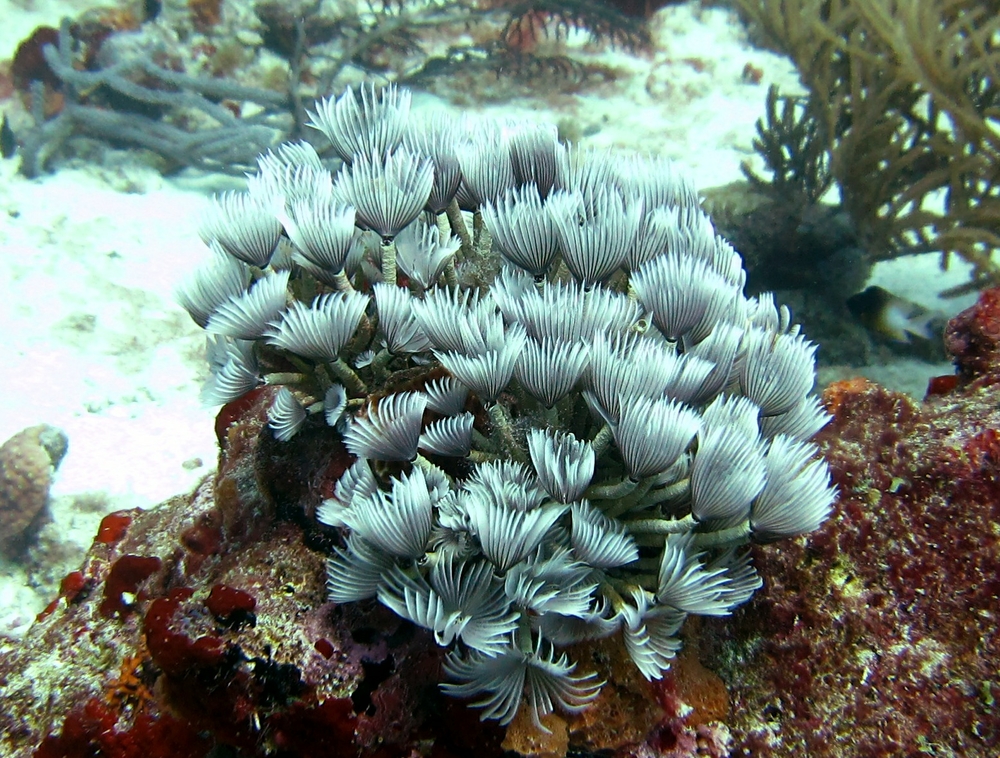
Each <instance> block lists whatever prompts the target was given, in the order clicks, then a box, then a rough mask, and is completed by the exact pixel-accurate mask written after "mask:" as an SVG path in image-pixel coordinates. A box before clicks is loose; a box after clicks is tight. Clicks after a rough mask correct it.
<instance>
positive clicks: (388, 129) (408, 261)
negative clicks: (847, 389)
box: [179, 87, 835, 729]
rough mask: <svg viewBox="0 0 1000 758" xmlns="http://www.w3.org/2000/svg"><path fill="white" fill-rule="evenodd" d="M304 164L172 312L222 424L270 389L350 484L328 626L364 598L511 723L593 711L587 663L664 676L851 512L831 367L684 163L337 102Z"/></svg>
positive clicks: (331, 517) (383, 96)
mask: <svg viewBox="0 0 1000 758" xmlns="http://www.w3.org/2000/svg"><path fill="white" fill-rule="evenodd" d="M311 125H312V126H313V127H315V128H316V129H318V130H319V131H321V132H323V134H324V135H325V136H326V137H327V138H328V139H329V140H330V142H331V143H332V144H333V147H334V151H335V152H336V154H337V155H339V156H340V159H341V160H342V161H343V165H342V166H340V167H339V169H337V170H336V171H331V169H330V168H328V166H327V165H326V164H324V162H323V161H321V159H320V158H319V156H318V155H317V153H316V152H315V151H314V150H313V149H312V148H311V147H310V146H309V145H307V144H305V143H294V144H286V145H282V146H280V147H278V148H276V149H275V150H273V151H271V152H268V153H267V154H266V155H263V156H261V158H260V159H259V167H260V168H259V171H258V172H257V174H256V175H254V176H252V177H251V178H250V180H249V186H248V190H247V191H246V192H241V193H229V194H225V195H221V196H218V197H216V198H215V199H214V201H213V204H212V206H211V208H210V210H209V211H208V213H207V215H206V217H205V219H204V222H203V225H202V236H203V238H204V240H205V241H206V243H207V244H208V245H209V246H210V248H211V249H212V251H213V253H212V257H211V259H210V261H209V262H208V263H207V264H205V266H204V267H203V268H201V269H200V270H198V271H196V272H195V273H194V274H193V275H192V276H191V277H190V278H189V279H188V280H187V281H186V282H185V283H184V284H183V285H182V287H181V289H180V291H179V299H180V300H181V302H182V304H183V305H184V306H185V307H186V309H187V310H188V311H189V313H190V314H191V316H192V317H193V318H194V319H195V321H197V322H198V323H199V324H200V325H201V326H203V327H204V328H205V329H206V331H207V332H208V333H209V335H210V336H209V359H210V363H211V367H212V374H211V377H210V379H209V381H208V382H207V384H206V386H205V388H204V399H205V400H206V401H207V402H209V403H227V402H231V401H234V400H237V399H238V398H240V397H242V396H243V395H245V394H246V393H248V392H250V391H252V390H254V389H256V388H257V387H258V386H260V385H261V384H265V383H266V384H271V385H280V389H279V390H278V391H277V392H275V393H274V400H273V402H272V405H271V408H270V411H269V425H270V427H271V430H272V433H273V435H274V437H275V438H276V439H277V440H279V441H287V440H291V439H292V438H293V437H294V436H295V435H296V434H298V433H300V432H301V430H302V429H303V428H305V427H310V428H312V429H319V428H324V427H326V428H327V429H328V431H327V432H326V433H325V434H327V435H328V439H329V440H330V444H331V445H333V444H337V445H343V446H344V448H345V449H346V451H347V452H348V453H349V454H350V456H351V457H350V460H351V461H352V463H351V464H350V465H349V467H347V468H346V470H345V471H344V473H343V475H342V476H340V478H339V481H337V483H336V487H335V491H334V493H333V494H334V496H333V497H332V498H329V499H328V500H326V501H325V502H324V503H323V505H322V507H321V508H320V509H319V512H318V519H319V521H320V522H321V523H322V524H325V525H326V526H328V527H330V528H331V529H336V530H339V533H340V534H341V535H342V540H341V542H340V544H339V547H337V548H336V549H335V550H334V551H333V554H332V555H330V557H329V560H328V590H329V596H330V599H331V600H333V601H335V602H337V603H351V602H355V601H361V600H366V599H373V598H377V599H378V600H379V601H380V602H381V603H382V604H384V605H385V606H387V607H388V608H390V609H391V610H393V611H394V612H395V613H397V614H398V615H400V616H402V617H404V618H406V619H409V620H410V621H412V622H413V623H414V624H416V625H418V626H420V627H424V628H426V629H428V630H430V631H431V632H432V633H433V635H434V638H435V640H436V641H437V643H438V644H439V645H441V646H445V647H447V648H448V653H447V656H446V658H445V664H444V670H445V675H446V678H447V681H446V682H444V683H443V684H442V685H441V686H442V688H443V689H444V690H445V691H446V692H448V693H449V694H452V695H456V696H460V697H469V698H473V699H474V702H475V704H476V705H477V706H479V707H482V708H483V709H484V710H483V718H492V719H496V720H499V721H500V722H501V723H503V724H507V723H510V722H511V721H512V719H513V718H514V716H515V715H516V713H517V712H518V709H519V708H520V706H521V705H522V703H524V704H526V705H527V707H528V708H529V709H530V715H531V717H532V719H533V720H534V722H535V724H536V725H537V726H538V727H539V728H541V729H545V726H544V724H543V723H542V719H543V718H544V717H545V716H546V715H547V714H549V713H551V712H552V711H553V710H556V709H559V710H563V711H568V712H571V713H572V712H576V711H579V710H582V709H584V708H585V707H586V706H587V705H588V703H590V702H591V701H593V699H594V698H595V697H596V696H597V693H598V692H599V690H600V688H601V686H602V682H601V681H599V680H598V677H597V675H596V674H595V673H593V672H589V671H584V670H580V669H578V665H577V663H576V662H574V660H573V658H572V646H573V645H574V643H578V642H581V641H584V640H591V639H597V638H604V637H609V636H611V635H618V636H619V637H620V638H621V640H622V642H623V644H624V648H625V650H626V651H627V654H628V656H629V657H630V658H631V660H632V661H633V662H634V663H635V665H636V666H637V667H638V669H639V671H640V672H641V673H642V674H643V675H644V676H645V677H646V678H647V679H658V678H660V677H661V676H662V675H663V673H664V672H665V671H666V670H667V669H668V668H669V666H670V662H671V659H672V658H673V657H674V655H675V653H676V651H677V650H678V648H679V646H680V642H679V639H678V634H677V633H678V630H679V629H680V627H681V625H682V624H683V623H684V620H685V619H686V617H687V616H688V615H690V614H697V615H708V616H721V615H725V614H728V613H729V612H730V611H731V610H732V609H733V608H734V607H735V606H737V605H739V604H741V603H743V602H745V601H746V600H747V599H748V598H749V597H750V596H751V595H752V594H753V593H754V591H755V590H757V589H758V588H759V587H760V586H761V579H760V578H759V577H758V575H757V573H756V571H755V570H754V568H753V566H752V565H751V562H750V558H749V552H748V551H746V550H745V549H743V546H744V545H746V544H747V543H748V542H750V541H758V542H769V541H774V540H780V539H782V538H786V537H792V536H796V535H800V534H804V533H806V532H809V531H811V530H813V529H815V528H816V527H817V526H819V524H820V523H822V522H823V520H824V519H826V517H827V516H828V514H829V512H830V508H831V504H832V501H833V498H834V495H835V492H834V489H833V488H832V487H831V486H830V483H829V477H828V472H827V466H826V463H825V462H824V461H823V460H821V459H819V458H818V456H817V448H816V447H815V446H814V445H813V444H811V443H810V442H809V439H810V438H811V437H812V436H813V434H814V433H815V432H816V431H817V430H818V429H819V428H821V427H822V426H823V425H824V424H825V423H826V420H827V415H826V413H825V412H824V411H823V410H822V409H821V407H820V405H819V403H818V401H817V399H816V398H815V397H814V396H813V395H812V394H811V391H812V388H813V384H814V379H815V368H814V361H813V353H814V349H815V348H814V346H813V345H812V344H811V343H809V342H808V341H807V340H806V339H805V338H804V337H803V336H802V335H801V334H800V333H799V331H798V329H797V327H795V326H794V325H793V324H792V323H791V317H790V314H789V312H788V311H787V309H784V308H778V307H777V306H776V305H775V304H774V302H773V299H771V298H769V297H767V296H761V297H757V298H747V297H745V296H744V295H743V291H742V290H743V284H744V279H745V273H744V270H743V268H742V261H741V259H740V257H739V255H738V254H737V253H736V252H734V250H733V249H732V247H731V246H729V245H728V244H727V243H726V242H725V241H724V240H723V239H722V238H721V237H719V236H717V235H716V234H715V232H714V230H713V228H712V226H711V223H710V222H709V221H708V220H707V218H706V216H705V215H704V214H703V213H702V212H701V211H700V209H699V207H698V201H697V194H696V192H695V190H694V187H693V185H692V184H691V183H690V182H689V181H688V180H687V179H685V178H684V177H682V176H681V175H680V174H679V172H678V170H677V168H676V167H675V166H673V165H672V164H670V163H668V162H666V161H661V160H656V159H646V158H637V157H623V156H620V155H615V154H612V153H604V152H598V151H590V150H585V149H579V148H573V147H565V146H563V145H561V144H559V143H558V141H557V139H556V136H555V130H554V129H552V128H549V127H547V126H545V125H540V124H534V123H521V122H517V123H515V122H495V121H490V120H486V119H472V118H469V119H466V120H464V121H460V120H456V119H449V118H447V117H445V116H444V115H442V114H439V113H434V112H417V111H414V112H411V110H410V95H409V93H408V92H407V91H405V90H400V89H396V88H394V87H387V88H385V89H382V90H377V89H376V88H374V87H371V88H369V87H361V89H360V90H359V91H357V92H355V91H352V90H350V89H349V90H348V91H347V92H346V93H345V94H344V95H343V96H341V97H340V98H337V99H330V100H326V101H321V102H319V103H318V104H317V106H316V109H315V112H313V113H312V114H311Z"/></svg>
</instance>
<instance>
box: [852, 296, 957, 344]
mask: <svg viewBox="0 0 1000 758" xmlns="http://www.w3.org/2000/svg"><path fill="white" fill-rule="evenodd" d="M847 308H848V310H849V311H850V312H851V313H852V314H854V316H855V317H856V318H857V319H858V320H859V321H860V322H861V323H862V324H864V325H865V327H866V328H867V329H869V330H870V331H872V332H875V333H876V334H880V335H882V336H883V337H885V338H887V339H890V340H894V341H896V342H907V343H908V342H910V341H911V340H912V339H913V338H914V337H916V338H918V339H921V340H935V339H937V338H938V337H939V336H940V333H941V330H940V328H936V327H938V326H940V322H941V319H942V318H943V316H942V314H940V313H937V312H936V311H932V310H928V309H927V308H924V307H923V306H922V305H918V304H917V303H912V302H910V301H909V300H904V299H903V298H901V297H899V296H897V295H894V294H892V293H891V292H889V290H887V289H883V288H882V287H878V286H872V287H869V288H868V289H866V290H865V291H864V292H859V293H858V294H857V295H853V296H852V297H849V298H848V299H847Z"/></svg>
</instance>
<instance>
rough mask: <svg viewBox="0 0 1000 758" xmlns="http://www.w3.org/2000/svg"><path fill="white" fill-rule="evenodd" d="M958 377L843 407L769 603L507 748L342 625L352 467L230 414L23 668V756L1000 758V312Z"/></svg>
mask: <svg viewBox="0 0 1000 758" xmlns="http://www.w3.org/2000/svg"><path fill="white" fill-rule="evenodd" d="M946 341H947V348H948V350H949V352H950V354H951V356H952V358H953V360H954V362H955V365H956V369H957V373H956V374H955V375H954V376H948V377H941V378H939V379H936V380H934V381H933V382H932V383H931V386H930V388H929V391H928V396H927V397H926V398H925V399H924V400H923V401H918V400H915V399H913V398H911V397H908V396H906V395H902V394H898V393H893V392H889V391H887V390H885V389H883V388H881V387H879V386H877V385H875V384H871V383H869V382H866V381H864V380H852V381H847V382H839V383H836V384H833V385H831V386H830V387H828V388H827V390H826V392H825V393H824V402H825V404H826V407H827V410H828V411H829V412H830V413H831V414H833V417H834V418H833V420H832V422H831V423H830V424H829V425H828V426H827V427H826V428H825V429H824V430H823V431H822V432H821V433H820V435H819V437H818V441H819V442H820V444H821V445H822V447H823V449H824V454H825V457H826V458H827V460H828V461H829V463H830V468H831V472H832V474H833V477H834V480H835V482H836V484H837V486H838V488H839V490H840V496H839V498H838V502H837V506H836V514H835V515H834V517H832V518H831V519H829V520H828V521H827V522H826V523H825V524H824V526H823V527H822V528H821V529H820V530H819V531H817V532H815V533H813V534H811V535H809V537H808V538H807V539H806V538H800V539H798V540H795V541H786V542H782V543H780V544H775V545H767V546H760V547H756V548H754V556H753V559H754V563H755V564H756V565H757V566H758V567H759V568H760V573H761V575H762V576H764V577H766V580H765V587H764V589H763V590H762V591H761V592H758V593H757V595H756V596H755V597H754V599H753V600H752V601H751V602H750V603H748V604H746V605H744V606H742V607H740V608H738V609H737V610H736V611H735V612H734V613H733V614H732V616H731V617H728V618H725V619H720V620H715V619H712V620H706V619H700V620H699V623H697V624H694V623H691V622H690V621H689V624H688V627H687V628H686V629H685V630H684V635H685V638H686V643H687V644H686V645H685V647H684V652H683V653H682V654H681V656H680V657H679V658H678V660H677V661H676V662H675V663H674V666H673V668H672V669H671V671H670V672H669V673H668V674H667V676H666V677H665V678H664V679H663V680H662V681H660V682H654V683H648V682H646V681H645V680H643V679H642V678H641V677H640V676H639V675H638V674H637V672H636V671H635V669H634V667H631V666H629V665H627V662H626V661H625V660H623V654H622V652H621V651H620V649H619V648H620V646H617V645H612V646H604V645H602V644H601V643H592V644H590V645H589V646H586V647H580V648H579V649H577V650H576V657H577V659H578V660H581V661H586V662H587V664H588V665H590V666H591V667H592V668H593V669H594V670H596V671H598V673H599V674H600V676H601V677H602V678H604V679H606V680H607V681H608V685H607V686H606V687H605V688H604V690H603V691H602V693H601V696H600V698H599V699H598V700H597V701H596V702H595V703H594V704H593V706H592V707H591V708H590V709H589V710H588V711H586V712H585V713H583V714H581V715H579V716H577V717H575V718H572V719H570V718H566V719H564V718H562V717H559V716H556V715H552V716H549V717H547V721H546V726H547V727H548V728H549V729H550V730H551V734H548V735H543V734H540V733H537V732H536V731H535V729H534V728H533V726H532V724H531V722H530V719H527V720H522V719H520V718H519V719H517V720H515V722H514V723H513V724H511V725H510V727H508V728H506V729H504V728H502V727H499V726H497V725H496V724H495V723H492V722H489V723H482V722H480V721H479V718H478V713H477V712H475V711H473V710H470V709H467V708H466V706H465V705H464V704H463V703H462V702H461V701H458V700H454V699H451V698H446V697H442V696H441V695H440V694H439V692H438V690H437V682H438V681H439V680H440V678H441V674H440V667H441V663H442V657H443V656H442V652H443V651H442V649H441V648H440V647H438V646H437V645H436V644H435V643H434V640H433V639H432V638H431V637H430V635H429V633H427V632H424V631H423V630H420V629H417V628H416V627H414V626H412V625H411V624H409V623H408V622H405V621H403V620H401V619H400V618H399V617H397V616H395V615H394V614H392V613H391V612H390V611H389V610H387V609H386V608H384V607H382V606H380V605H378V604H377V603H376V602H374V601H372V602H370V603H353V604H349V605H336V604H334V603H330V602H328V601H327V600H326V589H325V586H324V585H325V581H326V579H325V577H326V572H325V561H326V555H328V554H329V553H330V550H331V547H332V546H333V545H334V544H335V543H336V540H337V536H336V534H335V533H334V530H332V529H329V528H326V527H322V526H320V525H319V524H318V523H317V522H316V520H315V518H314V516H315V511H316V508H317V507H318V506H319V504H320V503H321V502H322V500H323V499H324V498H327V497H330V496H331V495H332V487H333V483H334V482H336V481H337V479H338V478H339V477H340V475H341V473H342V472H343V471H344V469H345V468H346V467H347V466H348V465H349V463H350V456H349V455H348V454H347V452H346V450H344V449H343V448H341V447H337V446H333V447H331V446H330V444H329V443H328V441H326V442H325V444H323V445H318V444H315V440H311V435H310V433H309V432H305V431H304V432H303V433H301V434H300V435H298V436H296V437H295V439H294V440H293V441H292V442H291V443H284V444H279V443H277V442H275V441H274V439H273V437H272V435H271V433H270V432H269V430H268V429H267V408H268V407H269V406H270V402H271V393H272V392H273V391H274V390H273V388H267V387H264V388H261V389H259V390H255V391H254V392H252V393H250V394H249V395H247V396H246V397H244V398H242V399H241V400H239V401H237V402H235V403H231V404H230V405H227V406H225V407H224V408H223V409H222V411H221V412H220V414H219V417H218V421H217V425H216V431H217V434H218V438H219V444H220V448H221V453H220V464H219V470H218V473H217V474H216V475H214V476H213V477H212V478H209V479H206V480H205V481H204V482H203V483H202V484H201V485H200V486H199V487H198V488H197V490H196V491H195V492H194V493H193V494H191V495H190V496H188V497H181V498H174V499H173V500H171V501H168V502H167V503H164V504H163V505H162V506H160V507H159V508H156V509H154V510H150V511H138V510H136V511H122V512H118V513H114V514H111V515H109V516H107V517H106V518H105V519H104V521H103V522H102V524H101V528H100V530H99V532H98V534H97V536H96V538H95V540H94V543H93V546H92V547H91V549H90V551H89V553H88V555H87V558H86V560H85V562H84V563H83V565H82V567H81V568H80V569H79V570H78V571H75V572H73V573H71V574H69V575H67V576H66V577H65V579H64V580H63V582H62V586H61V591H60V594H59V597H58V598H56V599H54V600H53V601H52V603H51V605H50V606H49V608H47V609H46V611H44V612H43V613H42V614H40V615H39V618H38V621H37V623H36V624H35V625H34V626H33V627H32V629H31V630H30V631H29V632H28V634H26V635H25V637H24V638H23V639H21V640H18V641H12V640H0V703H2V704H3V705H2V709H0V753H2V754H3V755H5V756H11V758H26V757H27V756H38V757H39V758H50V757H53V756H74V757H75V756H97V755H100V756H112V757H114V758H118V757H121V758H140V757H141V758H160V757H163V758H167V757H173V756H192V757H195V756H202V755H206V756H207V755H209V754H211V755H213V756H220V755H227V756H228V755H232V756H257V755H260V756H263V755H269V756H287V757H289V758H291V757H298V756H303V757H305V756H331V755H336V756H351V755H357V756H365V757H368V756H373V757H374V756H380V757H381V756H386V757H389V756H418V755H425V756H436V757H440V758H444V757H446V756H466V755H471V754H473V752H474V753H475V755H476V756H477V758H490V757H491V756H501V755H503V754H504V752H505V751H515V752H516V753H520V754H530V755H537V756H561V755H565V754H566V753H567V752H572V754H574V755H587V754H591V753H600V754H602V755H608V754H614V755H618V756H635V757H637V758H638V757H639V756H695V755H699V756H738V755H753V756H786V755H787V756H793V755H809V756H811V757H812V758H821V757H823V756H865V757H866V758H868V757H871V756H901V755H916V754H920V753H928V754H932V755H960V756H965V757H966V758H974V757H975V756H983V757H984V758H985V757H986V756H995V755H997V753H998V748H1000V704H998V703H997V702H996V701H997V700H998V699H1000V675H998V673H997V661H998V660H1000V634H998V631H997V615H998V613H1000V610H998V609H1000V600H998V598H1000V290H991V291H987V292H985V293H984V294H983V295H982V296H981V298H980V300H979V302H978V303H977V304H976V305H975V306H973V307H972V308H970V309H969V310H967V311H965V312H963V313H962V314H960V315H959V316H957V317H956V318H955V319H953V320H952V322H951V324H950V325H949V328H948V331H947V334H946Z"/></svg>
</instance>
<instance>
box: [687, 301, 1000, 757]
mask: <svg viewBox="0 0 1000 758" xmlns="http://www.w3.org/2000/svg"><path fill="white" fill-rule="evenodd" d="M998 304H1000V291H998V290H993V291H989V292H986V293H984V294H983V295H982V297H981V298H980V301H979V303H978V304H977V305H976V306H975V307H973V308H970V309H969V310H967V311H965V312H964V313H962V314H960V315H959V316H958V317H957V318H955V319H954V320H953V321H952V322H951V324H950V325H949V329H948V347H949V349H950V350H951V351H952V354H953V355H954V357H955V360H956V363H957V365H958V367H959V372H960V380H961V381H960V382H959V383H958V384H957V386H956V387H955V388H954V389H952V390H951V391H943V392H938V393H936V394H933V395H932V396H930V397H929V398H928V399H927V400H926V401H924V402H922V403H921V402H918V401H915V400H913V399H912V398H910V397H907V396H905V395H902V394H899V393H895V392H890V391H888V390H886V389H883V388H881V387H879V386H878V385H875V384H871V383H869V382H866V381H863V380H859V381H850V382H841V383H838V384H835V385H832V386H831V387H830V388H828V390H827V391H826V393H825V394H824V399H825V401H826V404H827V408H828V410H829V411H830V412H831V413H833V414H834V419H833V421H832V422H831V423H830V424H829V425H828V426H827V428H826V429H824V430H823V431H822V432H821V433H820V442H821V446H822V447H823V448H824V450H825V453H826V455H827V459H828V460H829V461H830V469H831V473H832V475H833V478H834V481H835V482H836V484H837V486H838V487H839V488H840V498H839V502H838V505H837V510H838V513H837V514H836V515H835V517H834V518H831V519H830V520H829V521H828V522H827V523H826V524H825V525H824V526H823V527H822V528H821V529H820V530H819V531H818V532H816V533H814V534H813V535H811V537H810V539H809V542H808V545H807V544H806V543H805V541H803V540H798V541H796V542H792V543H785V544H784V545H782V546H781V547H765V548H758V549H756V551H755V555H754V560H755V561H756V562H758V565H760V566H761V573H762V574H763V575H764V576H766V577H767V578H768V579H767V584H768V591H767V592H762V593H760V594H758V595H757V596H756V597H755V599H754V600H753V601H752V602H751V603H750V604H748V605H747V606H746V607H744V608H742V609H740V610H738V611H737V612H736V613H734V615H733V619H731V620H729V621H727V622H726V623H725V624H721V623H717V622H715V621H710V622H706V623H705V624H704V625H703V636H702V646H703V649H704V648H706V642H708V643H709V644H708V645H707V647H708V648H710V649H711V651H712V654H711V655H710V657H709V658H708V659H707V661H706V664H707V665H708V666H709V667H710V668H713V669H714V670H715V671H717V672H718V673H719V674H720V675H721V676H722V678H723V679H724V680H725V681H726V682H727V684H728V685H729V688H730V694H731V696H732V698H733V715H732V716H731V717H730V719H729V725H730V727H732V729H733V732H734V735H735V736H736V738H737V739H736V745H737V752H736V754H738V755H768V756H774V757H775V758H781V757H782V756H793V755H809V756H813V757H814V758H827V757H831V758H832V757H834V756H836V757H840V756H902V755H918V754H923V753H932V754H936V755H961V756H965V757H966V758H976V757H980V756H981V757H982V758H993V757H994V756H996V755H998V754H1000V752H998V751H1000V712H998V711H997V709H996V706H995V700H996V698H997V697H998V695H1000V687H998V684H997V681H996V662H997V661H998V660H1000V632H998V624H997V621H998V611H997V608H998V604H997V598H998V597H1000V531H998V529H997V524H998V523H1000V405H998V402H997V392H996V388H995V384H996V378H997V377H998V376H1000V362H998V358H1000V350H998V345H1000V318H998Z"/></svg>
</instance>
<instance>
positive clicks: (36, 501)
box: [0, 424, 69, 557]
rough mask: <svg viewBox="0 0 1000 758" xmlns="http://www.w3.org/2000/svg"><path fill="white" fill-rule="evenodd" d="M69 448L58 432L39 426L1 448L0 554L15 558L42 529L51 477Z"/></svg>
mask: <svg viewBox="0 0 1000 758" xmlns="http://www.w3.org/2000/svg"><path fill="white" fill-rule="evenodd" d="M68 444H69V443H68V441H67V439H66V435H65V434H63V433H62V432H61V431H60V430H59V429H56V428H55V427H52V426H47V425H45V424H42V425H39V426H32V427H29V428H27V429H23V430H21V431H20V432H18V433H17V434H15V435H14V436H13V437H11V438H10V439H9V440H7V441H6V442H5V443H4V444H3V446H2V447H0V553H3V554H4V555H6V556H8V557H17V556H18V555H19V554H20V553H21V552H23V551H24V549H25V548H26V547H27V546H28V544H29V543H30V542H31V538H32V537H33V536H34V535H35V534H36V533H37V531H38V529H39V528H40V527H41V526H42V523H43V522H44V521H45V518H46V515H47V506H48V501H49V487H50V486H51V484H52V474H53V473H54V472H55V469H56V467H57V466H58V465H59V463H60V461H62V458H63V456H64V455H65V454H66V447H67V445H68Z"/></svg>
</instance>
